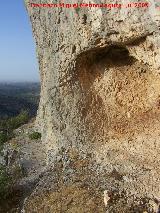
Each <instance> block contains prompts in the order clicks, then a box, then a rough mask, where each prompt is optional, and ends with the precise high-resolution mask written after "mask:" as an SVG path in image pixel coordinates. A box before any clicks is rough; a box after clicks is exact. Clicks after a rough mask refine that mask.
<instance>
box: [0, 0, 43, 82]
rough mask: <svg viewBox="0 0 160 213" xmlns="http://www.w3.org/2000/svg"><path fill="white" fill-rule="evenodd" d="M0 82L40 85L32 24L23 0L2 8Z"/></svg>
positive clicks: (4, 5) (6, 4) (0, 18)
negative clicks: (36, 83)
mask: <svg viewBox="0 0 160 213" xmlns="http://www.w3.org/2000/svg"><path fill="white" fill-rule="evenodd" d="M0 25H1V34H0V47H1V48H0V59H1V60H0V82H11V83H12V82H13V83H14V82H16V83H18V82H39V73H38V63H37V59H36V51H35V44H34V40H33V36H32V31H31V24H30V22H29V17H28V15H27V11H26V9H25V6H24V2H23V0H17V1H16V2H14V1H10V2H9V1H6V2H4V1H2V2H1V7H0Z"/></svg>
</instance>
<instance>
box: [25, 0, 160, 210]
mask: <svg viewBox="0 0 160 213" xmlns="http://www.w3.org/2000/svg"><path fill="white" fill-rule="evenodd" d="M75 2H76V1H75ZM80 2H81V1H80ZM80 2H79V3H80ZM85 2H86V3H87V1H85ZM101 2H102V3H103V2H104V3H105V1H103V0H102V1H101ZM29 3H31V1H29V0H27V1H26V6H27V10H28V13H29V16H30V19H31V23H32V29H33V34H34V37H35V41H36V45H37V56H38V60H39V69H40V75H41V100H40V106H39V112H38V116H37V124H38V125H39V127H40V129H41V131H42V134H43V142H44V146H45V149H46V150H47V153H48V164H49V165H50V164H51V163H52V162H54V161H55V159H56V156H58V155H59V150H60V149H61V148H62V147H63V149H71V148H72V149H75V150H76V151H78V152H79V155H81V156H83V155H86V154H88V153H90V154H91V156H92V157H91V158H92V162H93V161H94V164H95V165H97V167H96V166H95V168H96V169H95V171H97V172H99V174H101V175H102V174H103V173H104V171H105V173H106V174H108V175H110V176H107V177H104V176H103V181H100V180H99V181H100V182H105V181H106V182H107V181H108V180H109V181H110V184H108V183H105V184H103V186H101V188H103V189H104V190H105V189H107V190H111V188H112V186H114V187H116V186H117V184H118V188H119V189H121V191H123V190H125V191H126V192H128V193H129V194H132V195H133V194H134V195H136V196H139V197H140V196H141V197H146V196H147V197H149V198H151V197H152V198H153V197H154V198H156V199H158V198H160V180H159V173H160V169H159V160H158V159H159V157H160V152H159V149H160V143H159V140H160V132H159V125H160V116H159V110H160V108H159V107H160V60H159V58H160V38H159V35H160V32H159V25H160V23H159V14H158V12H157V9H156V8H155V6H154V4H155V3H154V2H151V3H152V4H151V6H150V7H149V8H122V9H119V8H118V9H114V8H113V9H102V8H84V9H76V8H72V9H65V8H33V7H31V6H30V4H29ZM34 3H53V1H52V0H50V1H49V0H46V1H40V0H35V1H34ZM92 3H98V2H94V1H92ZM107 3H109V2H107ZM111 3H113V1H111ZM123 3H125V2H123ZM116 174H121V175H120V176H119V177H123V178H122V180H121V181H120V179H121V178H118V176H117V175H116ZM99 178H100V177H99ZM118 179H119V180H118ZM97 182H98V180H97ZM100 182H98V184H99V186H100ZM105 187H106V188H105ZM107 187H108V188H107ZM57 212H58V211H57ZM66 212H67V211H66ZM79 212H83V211H79ZM84 212H85V211H84ZM91 212H92V211H91ZM93 212H94V211H93ZM96 212H100V211H98V210H97V211H96ZM111 212H114V211H113V209H112V211H111ZM116 212H117V211H116ZM123 212H129V211H128V210H124V211H123ZM137 212H138V211H137Z"/></svg>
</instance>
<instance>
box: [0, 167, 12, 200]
mask: <svg viewBox="0 0 160 213" xmlns="http://www.w3.org/2000/svg"><path fill="white" fill-rule="evenodd" d="M10 183H11V177H9V175H8V174H7V172H6V169H5V167H4V166H0V198H5V197H6V196H7V194H8V193H9V186H10Z"/></svg>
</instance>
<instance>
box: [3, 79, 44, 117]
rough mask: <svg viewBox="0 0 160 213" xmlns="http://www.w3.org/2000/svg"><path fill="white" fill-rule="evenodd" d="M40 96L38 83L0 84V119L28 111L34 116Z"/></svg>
mask: <svg viewBox="0 0 160 213" xmlns="http://www.w3.org/2000/svg"><path fill="white" fill-rule="evenodd" d="M39 94H40V84H39V83H0V119H5V118H10V117H13V116H17V115H18V114H19V113H20V112H21V111H28V113H29V116H30V117H33V116H35V115H36V112H37V108H38V103H39Z"/></svg>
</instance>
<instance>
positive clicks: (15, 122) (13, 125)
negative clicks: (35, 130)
mask: <svg viewBox="0 0 160 213" xmlns="http://www.w3.org/2000/svg"><path fill="white" fill-rule="evenodd" d="M28 120H29V114H28V112H27V111H22V112H21V113H20V114H19V115H17V116H16V117H13V118H10V119H8V120H7V129H8V130H14V129H17V128H18V127H20V126H21V125H23V124H25V123H26V122H27V121H28Z"/></svg>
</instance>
